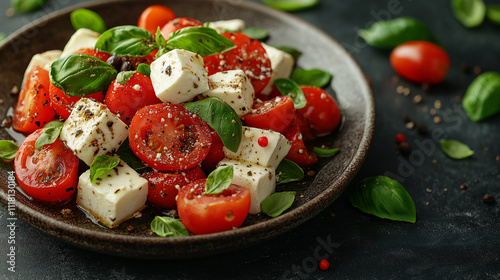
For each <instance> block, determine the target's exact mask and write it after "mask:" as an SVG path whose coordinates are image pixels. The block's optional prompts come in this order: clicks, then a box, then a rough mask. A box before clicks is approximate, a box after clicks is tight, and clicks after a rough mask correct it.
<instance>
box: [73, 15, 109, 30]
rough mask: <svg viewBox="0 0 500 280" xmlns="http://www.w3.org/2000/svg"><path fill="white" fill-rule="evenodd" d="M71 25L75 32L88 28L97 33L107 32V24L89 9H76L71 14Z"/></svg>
mask: <svg viewBox="0 0 500 280" xmlns="http://www.w3.org/2000/svg"><path fill="white" fill-rule="evenodd" d="M69 17H70V20H71V24H72V25H73V28H75V30H78V29H80V28H87V29H90V30H93V31H95V32H97V33H103V32H104V31H106V24H105V23H104V20H103V19H102V17H101V16H100V15H99V14H97V13H96V12H94V11H91V10H88V9H76V10H74V11H73V12H71V14H70V16H69Z"/></svg>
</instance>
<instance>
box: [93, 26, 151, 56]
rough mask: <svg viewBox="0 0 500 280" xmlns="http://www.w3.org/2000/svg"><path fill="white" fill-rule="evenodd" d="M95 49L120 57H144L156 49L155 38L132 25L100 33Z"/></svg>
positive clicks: (144, 30)
mask: <svg viewBox="0 0 500 280" xmlns="http://www.w3.org/2000/svg"><path fill="white" fill-rule="evenodd" d="M95 49H96V50H98V51H102V52H106V53H109V54H113V55H120V56H139V57H142V56H146V55H148V54H150V53H151V52H153V51H154V50H156V49H158V46H157V44H156V40H155V36H154V35H153V34H152V33H151V32H149V31H147V30H146V29H142V28H139V27H137V26H133V25H122V26H117V27H113V28H111V29H109V30H107V31H106V32H104V33H102V34H101V36H100V37H99V39H98V40H97V42H96V43H95Z"/></svg>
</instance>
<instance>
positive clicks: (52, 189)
mask: <svg viewBox="0 0 500 280" xmlns="http://www.w3.org/2000/svg"><path fill="white" fill-rule="evenodd" d="M44 130H45V129H39V130H37V131H35V132H34V133H32V134H30V135H29V136H28V137H27V138H26V139H25V140H24V142H23V143H22V144H21V146H20V147H19V150H18V152H17V154H16V158H15V160H14V169H15V171H16V177H17V180H18V182H19V186H20V187H21V189H22V190H23V191H24V192H25V193H26V194H27V195H29V196H31V197H33V198H35V199H38V200H43V201H50V202H56V201H66V200H69V199H70V198H72V196H73V194H74V193H75V191H76V185H77V181H78V162H79V160H78V158H77V157H76V156H75V155H74V154H73V152H72V151H71V150H69V149H68V148H66V147H65V146H64V144H63V143H62V141H61V139H57V140H56V141H55V142H54V143H52V144H49V145H45V146H43V147H41V148H40V149H38V150H36V149H35V142H36V140H37V139H38V137H40V135H41V134H42V133H43V131H44Z"/></svg>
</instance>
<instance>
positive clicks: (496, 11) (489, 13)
mask: <svg viewBox="0 0 500 280" xmlns="http://www.w3.org/2000/svg"><path fill="white" fill-rule="evenodd" d="M486 17H487V18H488V20H489V21H491V22H493V23H495V24H500V5H498V4H497V5H494V4H491V5H488V8H487V9H486Z"/></svg>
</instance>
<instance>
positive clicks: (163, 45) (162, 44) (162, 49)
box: [155, 27, 171, 58]
mask: <svg viewBox="0 0 500 280" xmlns="http://www.w3.org/2000/svg"><path fill="white" fill-rule="evenodd" d="M156 45H157V46H158V52H157V53H156V55H155V57H156V58H159V57H160V56H162V55H164V54H166V53H167V52H169V51H171V49H169V48H168V46H167V41H166V40H165V37H163V35H162V34H161V29H160V27H158V29H157V30H156Z"/></svg>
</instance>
